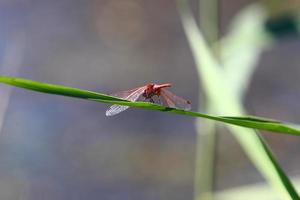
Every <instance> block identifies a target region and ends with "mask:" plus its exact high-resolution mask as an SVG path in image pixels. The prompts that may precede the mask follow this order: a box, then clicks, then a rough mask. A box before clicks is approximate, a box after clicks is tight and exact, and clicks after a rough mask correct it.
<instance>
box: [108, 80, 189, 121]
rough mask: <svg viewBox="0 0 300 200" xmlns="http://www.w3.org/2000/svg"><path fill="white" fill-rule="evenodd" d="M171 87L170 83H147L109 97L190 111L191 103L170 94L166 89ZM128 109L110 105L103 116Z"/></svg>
mask: <svg viewBox="0 0 300 200" xmlns="http://www.w3.org/2000/svg"><path fill="white" fill-rule="evenodd" d="M171 86H172V85H171V84H170V83H165V84H155V83H149V84H147V85H144V86H141V87H138V88H134V89H132V90H127V91H122V92H117V93H114V94H110V95H111V96H115V97H118V98H121V99H124V100H128V101H133V102H135V101H138V100H139V99H141V100H142V101H149V102H151V103H158V104H162V105H165V106H167V107H171V108H180V109H184V110H190V109H191V102H190V101H188V100H185V99H183V98H181V97H179V96H176V95H175V94H173V93H172V92H170V91H169V90H168V89H167V88H170V87H171ZM128 108H129V106H121V105H112V106H111V107H110V108H109V109H108V110H107V111H106V113H105V114H106V116H113V115H116V114H119V113H120V112H123V111H125V110H126V109H128Z"/></svg>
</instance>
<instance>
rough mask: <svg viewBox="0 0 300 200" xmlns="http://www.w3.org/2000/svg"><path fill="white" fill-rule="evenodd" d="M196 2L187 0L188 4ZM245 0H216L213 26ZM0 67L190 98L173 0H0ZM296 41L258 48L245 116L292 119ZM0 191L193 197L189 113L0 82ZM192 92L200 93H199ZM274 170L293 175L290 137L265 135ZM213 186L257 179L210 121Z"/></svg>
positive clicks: (59, 196) (194, 96) (193, 80)
mask: <svg viewBox="0 0 300 200" xmlns="http://www.w3.org/2000/svg"><path fill="white" fill-rule="evenodd" d="M191 3H192V4H193V5H197V2H196V1H195V2H191ZM250 3H253V1H249V0H243V1H241V0H239V1H238V0H226V1H225V0H222V1H220V22H221V24H220V27H221V34H225V33H226V32H227V31H228V26H229V24H230V22H231V20H232V19H233V18H234V16H235V14H236V13H238V12H239V11H240V10H241V9H242V8H244V7H245V6H247V5H249V4H250ZM0 27H1V30H0V71H1V75H10V76H20V77H24V78H29V79H34V80H39V81H43V82H48V83H55V84H62V85H67V86H72V87H79V88H83V89H89V90H94V91H99V92H103V93H113V92H117V91H121V90H127V89H131V88H135V87H137V86H141V85H144V84H146V83H148V82H157V83H165V82H170V83H173V88H172V91H173V92H174V93H176V94H178V95H179V96H182V97H185V98H187V99H189V100H190V101H191V102H192V106H193V110H197V109H198V106H199V107H200V110H201V109H203V106H202V104H201V100H200V105H198V102H199V99H198V97H199V93H198V91H200V90H201V88H199V87H198V82H199V80H198V76H197V73H196V69H195V64H194V60H193V57H192V55H191V52H190V49H189V46H188V44H187V41H186V37H185V35H184V32H183V29H182V24H181V21H180V18H179V15H178V11H177V8H176V4H175V2H174V1H172V0H163V1H161V0H160V1H159V0H152V1H146V0H122V1H119V0H90V1H83V0H51V1H50V0H44V1H36V0H0ZM299 48H300V41H299V40H298V39H297V38H294V37H293V38H288V39H284V40H281V41H279V42H278V43H277V44H276V45H275V46H273V48H271V49H269V50H268V51H266V52H264V53H263V55H262V57H261V59H260V61H259V66H258V68H257V70H256V71H255V73H254V76H253V79H252V81H251V85H250V87H249V91H248V93H247V95H246V98H245V99H246V102H245V105H246V106H247V108H249V113H250V114H253V115H259V116H263V117H270V118H274V119H278V120H283V121H289V122H294V123H298V124H299V123H300V119H299V116H300V107H299V98H300V93H299V87H298V85H299V83H300V80H299V75H300V68H299V67H298V63H299V62H300V57H299V55H298V54H299V53H298V51H299ZM0 94H1V99H0V111H1V113H0V128H1V135H0V199H1V200H2V199H3V200H14V199H16V200H18V199H22V200H27V199H28V200H41V199H42V200H48V199H49V200H50V199H51V200H52V199H56V200H63V199H72V200H81V199H89V200H94V199H95V200H96V199H122V200H123V199H131V200H135V199H145V200H147V199H149V200H150V199H156V200H160V199H173V200H177V199H178V200H179V199H192V198H193V177H194V162H195V161H194V156H195V137H196V130H195V121H194V119H193V118H191V117H183V116H177V115H172V114H167V113H161V112H154V111H147V110H142V109H137V108H131V109H129V110H128V111H126V112H124V113H121V114H119V115H116V116H114V117H105V110H106V109H107V108H108V106H109V105H106V104H99V103H95V102H88V101H83V100H78V99H73V98H68V97H61V96H54V95H48V94H40V93H35V92H30V91H25V90H22V89H17V88H11V87H9V86H4V85H1V86H0ZM200 97H201V94H200ZM264 136H265V137H266V139H267V141H268V142H269V144H270V146H271V147H272V149H273V150H274V152H275V154H276V156H277V157H278V159H279V161H280V163H281V164H282V166H283V168H284V169H285V170H286V171H287V173H288V174H289V175H290V176H292V177H295V176H297V175H299V174H300V170H299V166H300V160H299V159H298V158H297V157H296V156H297V153H298V152H299V150H300V138H298V137H295V136H288V135H280V134H265V135H264ZM217 143H218V146H217V159H216V162H215V169H216V177H215V179H216V184H215V189H216V190H217V191H219V190H224V189H229V188H233V187H236V186H241V185H247V184H255V183H260V182H263V181H264V179H263V178H262V177H261V175H260V174H259V173H258V172H257V170H256V169H255V168H254V167H253V165H252V164H251V163H250V161H249V160H248V158H247V157H246V156H245V154H244V152H243V150H242V149H241V148H240V146H239V145H238V143H237V142H236V141H235V139H234V138H233V137H232V136H231V135H230V134H228V132H227V131H226V129H223V128H220V129H219V134H218V140H217Z"/></svg>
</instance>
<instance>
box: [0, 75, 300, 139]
mask: <svg viewBox="0 0 300 200" xmlns="http://www.w3.org/2000/svg"><path fill="white" fill-rule="evenodd" d="M0 83H5V84H8V85H13V86H16V87H19V88H24V89H28V90H34V91H38V92H43V93H49V94H56V95H63V96H69V97H76V98H82V99H87V100H91V101H97V102H102V103H110V104H118V105H126V106H132V107H140V108H144V109H149V110H157V111H162V112H170V113H175V114H180V115H186V116H191V117H201V118H206V119H211V120H215V121H219V122H224V123H228V124H232V125H237V126H243V127H247V128H254V129H260V130H267V131H272V132H278V133H286V134H292V135H300V129H298V128H295V127H293V126H292V125H288V124H285V123H283V122H280V121H276V120H272V119H265V118H258V117H252V116H246V117H231V116H213V115H207V114H203V113H199V112H193V111H186V110H181V109H176V108H169V107H164V106H161V105H158V104H153V103H148V102H130V101H126V100H124V99H119V98H116V97H113V96H109V95H106V94H101V93H97V92H92V91H88V90H82V89H78V88H72V87H66V86H62V85H54V84H48V83H42V82H38V81H33V80H28V79H22V78H16V77H7V76H0Z"/></svg>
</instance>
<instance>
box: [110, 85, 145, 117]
mask: <svg viewBox="0 0 300 200" xmlns="http://www.w3.org/2000/svg"><path fill="white" fill-rule="evenodd" d="M145 89H146V87H140V88H136V89H133V90H128V91H124V92H118V93H115V94H111V95H112V96H116V97H120V98H122V99H125V100H128V101H136V100H137V99H138V98H139V97H140V96H141V94H143V92H144V91H145ZM128 108H129V106H121V105H112V106H111V107H110V108H109V109H108V110H107V111H106V113H105V115H106V116H113V115H116V114H118V113H120V112H122V111H124V110H126V109H128Z"/></svg>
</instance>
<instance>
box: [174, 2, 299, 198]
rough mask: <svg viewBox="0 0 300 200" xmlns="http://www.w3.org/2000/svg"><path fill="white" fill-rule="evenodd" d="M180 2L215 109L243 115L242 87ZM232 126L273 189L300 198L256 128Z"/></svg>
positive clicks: (194, 50)
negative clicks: (230, 78)
mask: <svg viewBox="0 0 300 200" xmlns="http://www.w3.org/2000/svg"><path fill="white" fill-rule="evenodd" d="M178 5H179V11H180V14H181V20H182V23H183V28H184V31H185V33H186V35H187V39H188V42H189V45H190V47H191V50H192V53H193V56H194V59H195V63H196V66H197V71H198V74H199V77H201V78H200V79H201V80H202V82H203V83H202V85H203V88H204V89H205V92H206V94H207V97H208V99H209V101H210V102H211V103H212V105H213V106H214V107H215V108H216V110H217V112H218V113H221V114H224V113H225V114H227V115H244V113H245V111H244V108H243V106H242V103H241V101H240V97H241V95H238V93H240V91H241V89H243V88H236V89H234V90H232V89H231V88H232V87H231V84H232V83H231V82H230V81H228V78H227V77H226V76H227V75H226V72H225V71H224V70H223V68H222V66H220V64H219V63H218V62H217V59H216V58H215V57H214V56H213V54H212V52H211V50H210V48H209V47H208V45H207V43H206V41H205V40H204V38H203V35H202V33H201V32H200V30H199V29H198V26H197V23H196V21H195V19H194V17H193V16H192V13H191V10H190V9H189V7H188V1H186V0H178ZM240 94H241V93H240ZM226 119H232V120H237V119H241V118H239V117H238V118H232V117H228V118H226ZM243 119H246V118H243ZM249 119H251V121H252V120H253V121H252V122H253V123H256V122H258V123H263V124H264V125H266V126H268V125H267V124H268V123H269V122H264V119H259V118H254V119H252V118H251V117H250V118H249ZM273 123H275V124H278V123H276V122H270V124H273ZM279 124H280V123H279ZM279 124H278V125H279ZM240 125H241V124H240ZM273 125H274V124H273ZM265 128H266V127H264V129H265ZM273 128H274V127H273ZM229 129H230V130H231V132H232V133H233V135H234V136H235V137H236V138H237V140H238V141H239V143H240V144H241V146H242V147H243V149H244V150H245V152H246V154H247V155H248V157H249V158H250V159H251V160H252V162H253V163H254V164H255V166H256V167H257V169H258V170H259V171H260V172H261V174H262V175H263V176H264V177H265V178H266V180H267V181H268V182H269V183H270V184H271V185H272V186H273V188H274V189H276V191H277V194H278V195H279V196H280V197H281V198H282V199H300V198H299V196H298V194H297V192H296V190H295V189H294V187H293V185H292V184H291V182H290V181H289V179H288V177H287V176H286V175H285V174H284V172H283V170H282V169H281V167H280V165H279V164H278V163H277V162H276V160H275V158H274V157H273V156H272V155H271V154H270V152H271V150H270V149H268V147H267V146H266V144H265V143H264V141H263V140H261V139H260V138H259V137H258V136H257V135H256V133H255V132H254V130H252V129H245V128H241V127H237V126H229ZM274 161H275V162H274ZM283 177H284V179H283Z"/></svg>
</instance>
